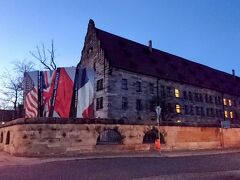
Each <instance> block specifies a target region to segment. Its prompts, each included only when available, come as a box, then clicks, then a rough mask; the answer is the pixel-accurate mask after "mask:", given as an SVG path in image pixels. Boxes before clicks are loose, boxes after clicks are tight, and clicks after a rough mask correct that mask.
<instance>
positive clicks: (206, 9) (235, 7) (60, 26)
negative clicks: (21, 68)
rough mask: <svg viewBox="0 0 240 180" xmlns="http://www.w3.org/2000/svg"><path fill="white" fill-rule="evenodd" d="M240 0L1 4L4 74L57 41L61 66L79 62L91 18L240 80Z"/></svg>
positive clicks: (24, 0) (1, 0) (15, 0)
mask: <svg viewBox="0 0 240 180" xmlns="http://www.w3.org/2000/svg"><path fill="white" fill-rule="evenodd" d="M239 9H240V1H239V0H152V1H150V0H145V1H144V0H130V1H129V0H121V1H113V0H101V1H100V0H91V1H81V0H38V1H37V0H35V1H32V0H0V62H1V65H0V66H1V68H0V73H1V72H2V71H3V69H4V68H7V67H9V65H10V64H11V62H12V61H15V60H24V59H26V60H34V61H35V59H33V58H32V56H31V55H30V54H29V51H34V50H35V47H36V45H37V44H41V43H44V44H45V45H46V46H50V43H51V40H52V39H53V40H54V42H55V48H56V62H57V64H58V66H76V65H77V63H78V62H79V59H80V55H81V50H82V47H83V43H84V37H85V34H86V31H87V25H88V21H89V19H93V20H94V21H95V24H96V27H98V28H100V29H102V30H105V31H108V32H111V33H113V34H116V35H119V36H122V37H125V38H128V39H131V40H133V41H137V42H139V43H141V44H146V45H147V43H148V41H149V40H152V41H153V47H154V48H157V49H160V50H163V51H166V52H169V53H172V54H174V55H178V56H181V57H184V58H186V59H189V60H192V61H195V62H198V63H201V64H204V65H207V66H210V67H213V68H216V69H219V70H222V71H225V72H228V73H231V70H232V69H235V70H236V74H237V75H238V76H240V10H239Z"/></svg>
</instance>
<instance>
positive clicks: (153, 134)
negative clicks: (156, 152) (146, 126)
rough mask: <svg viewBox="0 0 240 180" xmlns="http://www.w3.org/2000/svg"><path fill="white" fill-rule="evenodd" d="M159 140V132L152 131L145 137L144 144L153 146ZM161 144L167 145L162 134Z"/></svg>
mask: <svg viewBox="0 0 240 180" xmlns="http://www.w3.org/2000/svg"><path fill="white" fill-rule="evenodd" d="M157 138H158V130H156V129H152V130H150V131H148V132H146V133H145V135H144V137H143V143H144V144H153V143H155V140H156V139H157ZM160 143H161V144H165V140H164V137H163V135H162V134H161V133H160Z"/></svg>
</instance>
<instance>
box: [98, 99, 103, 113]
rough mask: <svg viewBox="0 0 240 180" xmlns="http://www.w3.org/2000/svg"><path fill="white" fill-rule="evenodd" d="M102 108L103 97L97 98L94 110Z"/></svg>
mask: <svg viewBox="0 0 240 180" xmlns="http://www.w3.org/2000/svg"><path fill="white" fill-rule="evenodd" d="M102 108H103V97H99V98H97V102H96V110H99V109H102Z"/></svg>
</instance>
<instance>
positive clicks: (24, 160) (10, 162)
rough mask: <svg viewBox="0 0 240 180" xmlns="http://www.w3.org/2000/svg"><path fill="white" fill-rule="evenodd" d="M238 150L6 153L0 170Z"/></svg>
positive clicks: (2, 158) (1, 154)
mask: <svg viewBox="0 0 240 180" xmlns="http://www.w3.org/2000/svg"><path fill="white" fill-rule="evenodd" d="M239 152H240V149H214V150H186V151H176V150H175V151H161V152H159V151H150V152H124V153H101V154H79V155H75V156H67V157H65V156H61V157H60V156H56V157H44V158H29V157H15V156H11V155H9V154H8V153H6V152H2V151H1V152H0V168H1V167H3V166H14V165H19V166H24V165H33V164H41V163H47V162H56V161H68V160H87V159H100V158H124V157H128V158H129V157H134V158H137V157H149V158H150V157H169V158H171V157H182V156H199V155H215V154H226V153H239Z"/></svg>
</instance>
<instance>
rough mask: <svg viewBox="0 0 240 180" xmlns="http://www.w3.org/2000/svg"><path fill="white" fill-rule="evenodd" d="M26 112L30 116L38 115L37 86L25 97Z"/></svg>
mask: <svg viewBox="0 0 240 180" xmlns="http://www.w3.org/2000/svg"><path fill="white" fill-rule="evenodd" d="M25 113H26V117H28V118H32V117H37V115H38V90H37V88H36V87H34V88H32V89H31V90H30V91H29V92H28V93H27V95H26V97H25Z"/></svg>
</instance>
